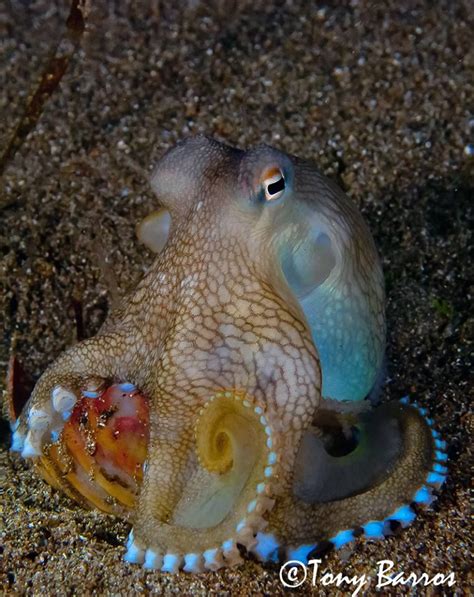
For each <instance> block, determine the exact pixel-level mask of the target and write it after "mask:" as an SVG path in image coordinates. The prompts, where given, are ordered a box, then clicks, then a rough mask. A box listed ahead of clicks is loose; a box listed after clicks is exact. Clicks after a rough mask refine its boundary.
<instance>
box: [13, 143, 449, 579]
mask: <svg viewBox="0 0 474 597" xmlns="http://www.w3.org/2000/svg"><path fill="white" fill-rule="evenodd" d="M151 185H152V188H153V190H154V191H155V193H156V196H157V198H158V201H159V204H160V206H161V208H160V209H159V210H158V211H156V212H153V213H152V214H150V216H149V217H148V218H146V219H145V221H144V222H143V223H142V224H141V225H140V226H139V227H138V234H139V237H140V238H141V239H142V241H143V242H144V243H145V244H147V245H148V246H149V247H150V248H152V249H153V250H154V251H156V253H157V255H156V259H155V261H154V263H153V264H152V265H151V267H150V268H149V270H148V272H147V273H146V275H145V276H144V277H143V279H142V280H141V281H140V282H139V283H138V284H137V285H136V287H134V288H133V290H132V291H131V292H130V293H129V294H128V295H127V296H126V297H125V298H124V299H123V301H122V303H121V305H120V306H119V307H117V308H116V309H115V310H114V311H112V312H111V313H110V315H109V317H108V319H107V321H106V322H105V324H104V326H103V327H102V329H101V330H100V332H99V333H98V334H97V335H96V336H95V337H93V338H89V339H86V340H83V341H82V342H79V343H78V344H76V345H75V346H73V347H71V348H70V349H69V350H67V351H66V352H65V353H63V354H62V355H61V356H59V358H58V359H57V360H56V361H55V362H54V363H53V364H52V365H51V366H50V367H49V368H48V369H47V370H46V371H45V373H44V374H43V375H42V377H41V378H40V379H39V381H38V382H37V384H36V386H35V388H34V390H33V392H32V395H31V397H30V398H29V401H28V402H27V404H26V406H25V407H24V409H23V412H22V413H21V415H20V416H19V418H18V419H17V420H16V421H15V422H13V423H12V428H13V441H12V449H13V450H16V451H18V452H21V454H22V455H23V456H24V457H25V458H29V459H31V460H32V461H33V462H34V465H35V467H36V468H37V469H38V471H39V472H40V473H41V474H42V475H43V476H44V477H45V478H46V480H47V481H49V482H50V483H51V484H52V485H53V486H54V487H57V488H60V489H62V490H64V491H65V492H66V493H67V494H68V495H69V496H71V497H73V498H74V499H76V500H77V501H78V502H79V503H81V504H83V505H84V506H86V507H97V508H100V509H101V510H103V511H105V512H108V513H110V514H113V515H116V516H121V517H124V518H126V519H129V520H130V522H131V524H132V526H133V530H132V531H131V533H130V537H129V539H128V542H127V551H126V554H125V560H126V561H128V562H133V563H140V564H143V565H144V566H145V567H146V568H150V569H159V570H161V571H164V572H177V571H179V570H184V571H186V572H203V571H206V570H216V569H218V568H220V567H222V566H232V565H236V564H238V563H240V562H241V561H242V555H245V554H246V553H252V554H253V555H254V556H255V557H257V558H258V559H259V560H261V561H263V562H278V561H284V560H286V559H297V560H301V561H303V562H305V561H307V560H308V558H310V557H314V556H315V555H316V554H322V553H323V552H325V551H326V550H328V549H330V548H339V547H341V546H342V545H344V544H345V543H347V542H349V541H352V540H353V539H354V538H355V537H358V536H364V537H366V538H367V539H378V538H382V537H383V536H384V535H386V534H388V533H389V532H390V531H391V530H393V528H394V526H397V525H398V526H400V525H401V526H406V525H407V524H409V523H410V522H411V521H412V520H413V519H414V517H415V513H414V510H413V509H412V507H411V506H412V505H413V504H414V503H416V504H419V505H420V504H421V505H423V504H425V505H427V504H429V503H430V502H431V501H432V499H433V489H437V488H439V487H440V486H441V484H442V483H443V482H444V479H445V477H446V468H445V461H446V452H445V443H444V442H443V441H441V439H440V438H439V435H438V433H437V432H436V431H434V430H433V427H432V421H431V420H430V419H428V418H426V416H425V415H426V412H425V411H424V410H423V409H421V408H418V407H417V406H416V405H410V404H408V402H407V400H406V399H404V400H402V401H401V402H397V403H389V404H382V405H381V406H374V404H373V402H374V401H373V400H367V399H366V398H367V397H368V396H370V395H373V394H374V393H376V389H377V387H378V386H379V385H380V383H379V382H380V377H381V375H382V373H381V372H382V370H383V357H384V346H385V314H384V289H383V276H382V271H381V267H380V263H379V259H378V256H377V252H376V249H375V246H374V242H373V240H372V237H371V234H370V232H369V230H368V228H367V226H366V224H365V223H364V221H363V219H362V217H361V215H360V214H359V212H358V211H357V209H356V208H355V206H354V205H353V204H352V203H351V202H350V201H349V199H348V198H347V197H346V196H345V195H344V193H343V192H342V191H341V190H340V189H339V188H338V187H337V186H336V185H335V184H333V183H332V182H331V181H330V180H328V179H327V178H325V177H324V176H323V175H322V174H320V173H319V172H318V170H317V169H316V168H315V166H314V165H313V164H312V163H310V162H308V161H305V160H302V159H299V158H296V157H293V156H290V155H286V154H284V153H282V152H280V151H278V150H276V149H273V148H271V147H268V146H259V147H256V148H254V149H251V150H249V151H241V150H238V149H235V148H231V147H228V146H226V145H223V144H221V143H218V142H216V141H214V140H212V139H210V138H207V137H202V136H200V137H195V138H190V139H187V140H185V141H183V142H182V143H180V144H178V145H177V146H176V147H174V148H173V149H171V150H170V151H168V152H167V153H166V154H165V155H164V156H163V157H162V159H161V160H160V161H159V162H158V164H157V165H156V167H155V170H154V172H153V175H152V178H151ZM244 548H245V549H244Z"/></svg>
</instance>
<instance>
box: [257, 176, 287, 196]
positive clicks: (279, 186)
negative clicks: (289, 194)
mask: <svg viewBox="0 0 474 597" xmlns="http://www.w3.org/2000/svg"><path fill="white" fill-rule="evenodd" d="M262 186H263V191H264V194H265V201H275V199H279V198H280V197H281V196H282V195H283V193H284V192H285V177H284V176H283V172H282V171H281V170H279V169H278V168H273V169H272V170H269V171H268V172H266V173H265V177H264V179H263V183H262Z"/></svg>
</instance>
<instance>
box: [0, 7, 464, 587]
mask: <svg viewBox="0 0 474 597" xmlns="http://www.w3.org/2000/svg"><path fill="white" fill-rule="evenodd" d="M98 4H99V3H95V2H93V3H92V13H91V15H90V17H89V21H88V28H87V31H86V33H85V34H84V36H83V38H82V42H81V49H80V51H78V52H76V53H75V54H74V56H73V59H72V61H71V63H70V65H69V68H68V70H67V72H66V74H65V76H64V78H63V80H62V82H61V84H60V87H59V88H58V90H57V91H56V92H55V93H54V94H53V95H52V97H51V98H50V100H49V101H48V102H47V103H46V107H45V110H44V113H43V114H42V116H41V118H40V119H39V121H38V123H37V125H36V127H35V128H34V130H33V132H32V133H31V134H30V135H29V136H28V138H27V140H26V142H25V143H24V144H23V146H22V147H21V148H20V150H19V151H18V153H17V154H16V156H15V158H14V159H13V160H11V161H10V162H9V164H8V165H7V168H6V170H5V174H4V177H3V180H2V184H1V185H0V193H1V195H0V208H1V212H0V214H1V217H0V248H1V252H0V259H1V260H0V268H1V270H0V298H1V309H2V313H3V314H4V317H3V322H2V325H3V337H4V343H3V345H2V347H1V354H0V359H1V365H2V370H3V371H4V370H5V368H6V363H7V359H8V354H9V351H10V347H11V343H12V339H13V337H14V336H15V337H16V341H17V353H18V356H19V358H20V359H21V361H22V362H23V363H24V364H25V365H26V367H27V369H28V370H29V371H30V372H31V373H32V374H33V375H34V376H36V377H37V376H39V374H40V373H41V371H42V370H44V368H45V367H46V365H47V364H48V363H49V362H50V361H51V360H52V359H54V357H55V356H57V355H58V354H59V353H60V352H61V351H62V350H63V349H64V348H65V347H67V346H68V345H70V344H71V343H72V342H73V341H74V337H75V325H74V317H73V311H72V309H71V304H72V302H73V299H74V300H76V301H80V302H81V303H82V305H83V310H84V320H85V327H86V330H87V332H88V333H89V334H93V333H95V332H96V331H97V329H98V328H99V326H100V324H101V323H102V321H103V320H104V318H105V316H106V313H107V308H108V298H107V287H106V286H107V281H106V280H104V277H103V276H102V275H101V269H100V267H99V265H100V263H101V261H104V255H106V256H107V258H106V261H107V262H108V263H109V265H110V267H111V268H112V270H113V271H114V273H115V276H116V278H117V280H118V285H119V287H120V289H122V290H125V289H127V288H130V287H131V286H133V284H134V283H135V282H136V280H137V279H138V277H139V276H140V274H141V273H142V272H143V271H144V269H145V268H146V267H147V265H148V264H149V263H150V262H151V259H152V257H151V254H150V253H149V252H148V251H146V250H145V249H143V248H142V247H141V246H139V244H138V243H137V241H136V239H135V223H136V222H137V221H139V220H140V219H141V218H142V217H143V216H145V215H146V214H147V213H148V212H150V211H151V210H152V209H154V208H155V207H156V200H155V199H154V197H153V195H152V194H151V192H150V190H149V188H148V185H147V182H146V180H145V177H143V176H142V175H141V174H140V170H139V168H137V167H136V166H137V165H138V166H139V167H141V168H143V169H146V170H149V168H150V165H151V164H152V163H153V162H154V161H156V159H157V158H158V157H159V156H160V155H161V154H162V153H163V152H164V151H165V150H166V149H167V148H168V147H170V146H171V145H173V144H174V143H175V142H176V141H177V140H178V139H180V138H182V137H183V136H185V135H189V134H193V133H198V132H204V133H207V134H210V135H213V136H215V137H216V138H218V139H221V140H224V141H227V142H228V143H231V144H235V145H238V146H240V147H248V146H252V145H254V144H257V143H261V142H265V143H269V144H272V145H274V146H276V147H278V148H281V149H283V150H285V151H287V152H290V153H295V154H298V155H301V156H302V157H306V158H310V159H313V160H314V161H315V162H316V163H317V164H318V165H319V167H320V168H321V169H322V170H323V171H324V172H325V173H327V174H328V175H330V176H332V177H334V178H336V179H337V180H338V182H339V184H340V185H341V186H343V188H344V189H345V190H346V191H347V192H348V194H349V195H350V196H351V197H352V199H353V200H354V201H355V202H356V203H357V204H358V205H359V206H360V207H361V209H362V211H363V212H364V214H365V217H366V218H367V220H368V222H369V224H370V227H371V229H372V231H373V233H374V236H375V239H376V243H377V246H378V248H379V251H380V253H381V256H382V258H383V263H384V271H385V277H386V285H387V295H388V311H387V315H388V330H389V338H388V361H389V382H388V383H387V385H386V387H385V389H384V397H385V398H387V399H389V398H391V399H397V398H400V397H401V396H403V395H405V394H407V393H408V394H410V395H411V396H412V397H413V398H415V399H416V400H417V401H418V402H419V403H420V404H421V405H422V406H424V407H427V408H428V409H429V411H430V413H431V415H432V417H433V418H434V420H435V422H436V426H437V428H438V429H439V430H440V431H441V433H442V435H443V437H444V438H445V439H446V440H447V442H448V446H449V447H448V452H449V477H448V481H447V484H446V486H445V487H444V489H443V491H442V492H441V494H440V497H439V499H438V500H437V502H436V503H435V504H434V506H433V508H432V509H431V510H430V511H428V512H426V513H423V514H422V515H421V516H420V517H419V518H417V520H416V522H415V523H414V524H413V525H412V526H411V527H410V528H409V529H408V530H406V531H404V532H402V533H401V534H400V535H398V536H394V537H391V538H389V539H386V540H385V541H383V542H379V543H365V544H364V543H362V542H360V541H359V542H357V543H356V544H355V546H354V548H353V551H352V552H347V551H346V552H344V553H343V554H342V557H341V556H340V555H338V554H333V555H331V556H330V557H328V558H327V559H326V560H325V562H324V564H323V568H324V569H327V570H330V571H331V572H333V573H337V572H344V573H345V574H347V575H350V576H354V575H359V576H360V575H362V574H366V575H367V577H368V578H371V579H372V582H371V583H370V585H368V586H367V587H365V590H366V594H369V595H370V594H375V592H376V590H375V574H376V570H377V562H378V561H379V560H383V559H389V560H392V561H393V562H394V563H395V570H396V571H397V572H403V573H404V574H406V575H408V574H409V573H410V572H414V573H416V574H417V575H421V574H422V573H423V572H426V573H428V574H429V575H430V576H433V575H434V574H436V573H444V574H448V573H449V572H454V574H455V579H456V584H455V585H454V586H453V587H448V586H444V587H438V588H437V589H434V588H433V587H430V588H428V587H427V588H423V587H420V586H419V585H418V586H417V587H411V588H410V587H408V586H407V587H405V588H401V587H397V588H396V589H395V588H393V589H387V588H384V589H382V590H381V592H380V594H384V595H385V594H396V595H399V594H414V595H425V594H426V595H431V594H434V593H440V594H446V595H453V594H456V595H464V594H466V595H468V594H472V585H470V584H469V583H470V581H472V579H470V578H469V570H470V567H471V566H472V561H471V554H472V551H473V545H472V526H470V525H469V506H468V497H467V494H468V486H469V483H470V479H471V470H470V467H469V463H470V462H472V440H471V436H470V432H472V428H473V417H472V412H470V406H471V402H470V392H469V391H470V386H469V383H468V375H469V363H468V353H469V349H470V346H471V341H472V332H473V319H472V311H470V310H471V309H472V297H471V291H472V275H471V276H470V273H471V274H472V270H471V272H469V266H470V257H469V256H468V250H469V248H470V247H471V249H472V245H470V241H471V236H470V231H469V222H472V205H473V188H474V186H473V181H474V155H473V154H474V145H473V143H474V115H473V114H472V113H469V108H471V109H472V108H473V106H474V93H473V78H472V73H473V66H474V55H473V44H472V30H473V26H474V22H473V18H472V7H469V4H470V3H469V2H467V1H466V2H462V1H454V2H452V1H439V2H428V1H425V2H415V1H410V2H407V1H403V0H402V1H398V2H395V1H389V2H383V3H382V2H380V3H377V2H368V1H363V0H361V1H357V0H355V1H354V0H353V1H352V2H328V3H326V4H322V3H316V2H306V1H303V0H299V1H297V0H295V1H293V2H273V3H272V2H261V1H259V0H255V1H254V2H247V1H241V2H231V1H230V0H222V1H220V2H219V1H217V0H216V1H214V2H199V1H196V2H187V3H185V2H182V3H171V2H161V3H160V2H139V3H136V2H134V3H132V2H130V3H127V2H120V1H116V2H109V3H107V6H108V9H107V10H105V9H104V5H105V4H106V3H100V4H101V6H98ZM178 5H179V6H178ZM172 7H173V8H172ZM67 12H68V9H67V3H59V2H58V3H55V2H51V1H46V0H38V1H36V2H34V3H31V2H19V1H14V0H11V1H9V2H6V3H3V4H2V5H1V7H0V39H1V40H2V53H1V55H0V90H1V91H0V106H1V116H0V123H1V126H0V150H1V148H2V147H5V146H6V144H7V142H8V139H9V138H10V136H11V134H12V132H13V129H14V126H15V123H16V122H18V119H19V118H20V116H21V115H22V112H23V110H24V106H25V101H26V97H27V96H28V94H29V92H30V90H31V89H32V86H33V85H34V83H35V81H37V80H38V77H39V75H40V73H41V72H42V69H43V68H44V66H45V63H46V61H47V60H48V57H49V55H50V52H51V49H52V48H53V47H54V45H55V40H58V39H59V38H60V35H61V33H60V32H61V28H62V27H63V25H64V22H65V19H66V17H67ZM471 259H472V253H471ZM2 376H3V374H2ZM1 440H2V441H1V451H0V466H1V467H2V489H1V492H2V494H1V502H0V524H1V527H0V532H1V539H0V540H1V547H0V592H1V593H6V594H29V595H39V594H42V595H56V594H58V595H59V594H68V595H73V594H77V595H82V594H117V595H118V594H130V595H131V594H138V593H151V592H156V593H159V592H162V593H166V594H172V593H180V594H185V595H189V594H197V595H204V594H207V593H218V594H222V595H231V594H232V595H273V594H280V593H283V592H284V591H283V587H282V585H281V583H280V580H279V577H278V569H275V568H263V567H261V566H259V565H257V564H255V563H252V562H248V563H246V564H245V565H244V566H242V567H241V568H239V569H232V570H223V571H220V572H217V573H210V574H207V575H203V576H199V577H188V576H186V575H184V574H179V575H178V576H167V575H162V574H160V573H157V572H146V571H144V570H142V569H141V568H140V567H138V566H128V565H125V564H124V563H123V562H122V556H123V553H124V547H123V544H124V541H125V538H126V536H127V534H128V531H129V525H128V524H126V523H125V522H121V521H117V520H114V519H111V518H108V517H106V516H104V515H102V514H100V513H97V512H86V511H84V510H82V509H80V508H79V507H77V506H76V505H75V504H74V503H73V502H72V501H70V500H69V499H68V498H66V497H64V496H63V495H60V494H59V493H58V492H56V491H53V490H52V489H50V488H49V487H48V486H47V485H46V484H45V483H44V482H42V481H41V480H40V479H38V478H37V476H36V475H35V474H34V473H33V471H31V470H30V469H29V467H28V465H27V464H26V463H25V462H24V461H23V460H22V459H21V458H19V457H18V456H17V455H12V454H10V453H9V452H8V446H9V430H8V425H7V422H6V418H5V411H4V419H3V422H2V427H1ZM300 591H302V592H305V593H313V594H320V595H326V594H327V595H336V594H337V595H345V594H350V593H351V590H350V589H349V588H348V587H341V588H340V589H339V590H338V589H337V588H336V587H334V586H332V587H326V588H325V587H323V586H322V584H321V583H320V582H318V583H316V586H315V587H314V588H312V587H311V583H310V582H309V580H308V581H306V582H305V583H304V584H303V585H302V586H301V588H300Z"/></svg>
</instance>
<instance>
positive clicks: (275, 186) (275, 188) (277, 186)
mask: <svg viewBox="0 0 474 597" xmlns="http://www.w3.org/2000/svg"><path fill="white" fill-rule="evenodd" d="M267 189H268V194H269V195H276V194H277V193H279V192H280V191H283V190H284V189H285V179H284V178H283V176H282V177H281V178H280V179H279V180H277V181H276V182H272V183H271V184H269V185H268V187H267Z"/></svg>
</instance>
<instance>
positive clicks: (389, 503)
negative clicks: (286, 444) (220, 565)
mask: <svg viewBox="0 0 474 597" xmlns="http://www.w3.org/2000/svg"><path fill="white" fill-rule="evenodd" d="M420 411H421V412H420ZM431 424H432V421H431V420H430V419H427V418H425V417H424V411H423V409H418V408H417V407H414V406H408V405H406V404H388V405H383V406H381V407H379V408H378V409H376V410H375V411H372V412H370V413H363V414H361V415H359V416H358V417H357V421H356V428H357V432H356V436H357V445H356V447H355V448H354V449H352V450H350V451H349V452H348V453H347V454H344V455H340V456H334V455H331V454H330V453H329V452H328V444H327V441H326V443H325V441H324V439H322V438H323V437H324V436H323V435H322V434H319V435H320V436H319V437H318V436H317V434H315V432H314V430H313V431H308V432H307V433H306V435H305V436H304V438H303V441H302V443H301V445H300V449H299V452H298V455H297V461H296V465H295V475H294V483H293V492H292V494H291V495H290V494H288V495H286V496H283V497H282V498H281V499H279V500H278V501H277V503H276V505H275V508H274V509H273V510H272V512H271V514H270V516H269V527H268V530H266V532H265V533H264V534H260V535H258V536H257V545H256V548H255V550H254V552H255V553H256V555H257V556H258V557H259V558H260V559H262V560H274V561H276V560H278V559H280V558H282V556H283V554H284V555H285V557H286V558H287V559H302V560H305V559H306V560H307V559H309V558H310V557H314V555H315V554H318V553H321V550H326V549H328V548H331V547H336V548H339V547H341V546H342V545H344V544H346V543H348V542H350V541H352V540H353V539H355V537H357V536H360V535H364V536H365V537H366V538H368V539H379V538H383V537H384V536H385V535H387V534H389V533H390V532H391V531H392V529H393V527H394V525H395V526H396V525H397V524H398V525H401V526H407V525H408V524H410V523H411V522H412V521H413V520H414V518H415V512H414V511H413V509H412V507H411V506H412V505H413V504H414V503H416V504H425V505H426V504H429V503H431V501H432V499H433V496H432V491H433V490H434V489H436V488H438V487H439V486H440V485H441V484H442V483H443V482H444V479H445V474H446V469H445V467H444V463H445V461H446V459H447V457H446V453H445V451H444V449H445V443H444V442H442V441H441V440H440V439H439V437H438V434H437V432H436V431H434V430H433V429H432V427H431ZM331 449H332V450H334V446H332V447H331ZM269 545H270V546H271V548H268V546H269Z"/></svg>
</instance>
